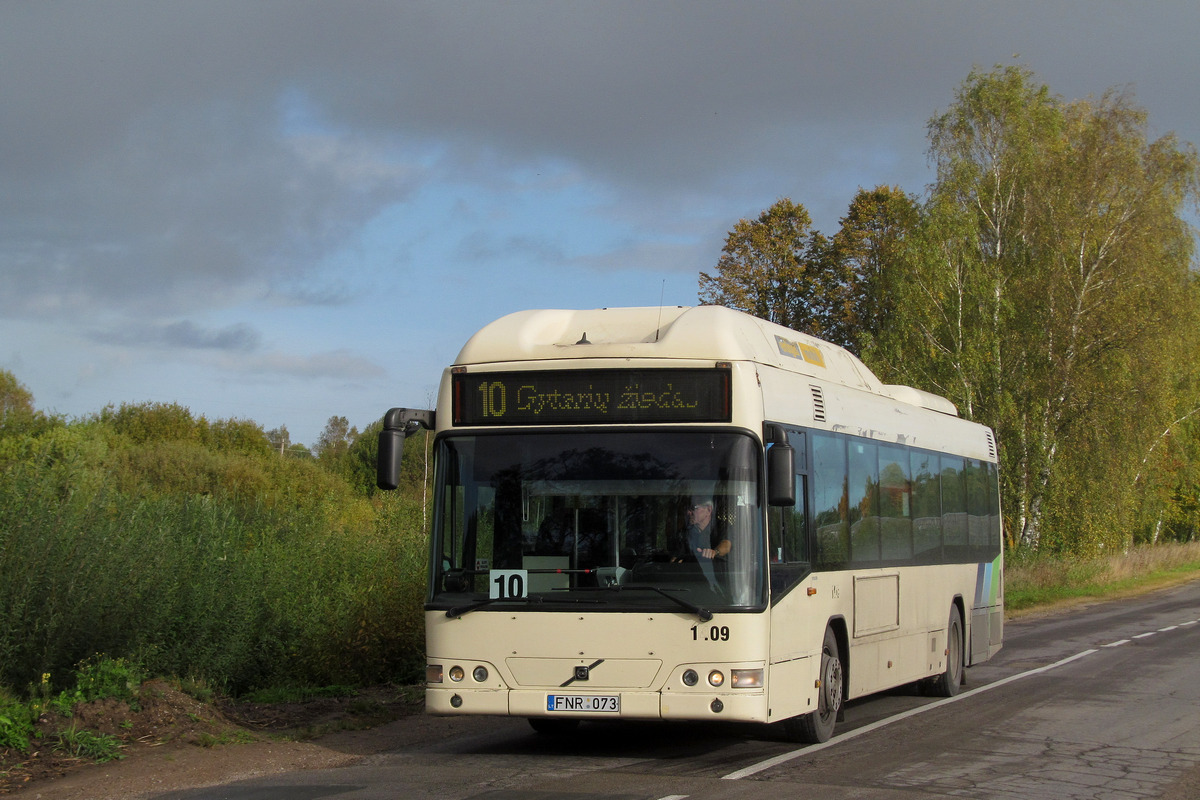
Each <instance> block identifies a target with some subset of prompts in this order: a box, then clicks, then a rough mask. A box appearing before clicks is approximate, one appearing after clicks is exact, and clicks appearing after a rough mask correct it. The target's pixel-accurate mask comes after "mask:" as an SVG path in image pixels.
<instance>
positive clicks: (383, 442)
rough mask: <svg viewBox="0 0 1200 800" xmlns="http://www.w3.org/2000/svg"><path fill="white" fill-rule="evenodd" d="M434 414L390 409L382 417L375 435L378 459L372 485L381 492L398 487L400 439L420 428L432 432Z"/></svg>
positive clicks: (416, 410)
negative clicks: (377, 438) (377, 443)
mask: <svg viewBox="0 0 1200 800" xmlns="http://www.w3.org/2000/svg"><path fill="white" fill-rule="evenodd" d="M433 426H434V412H433V411H425V410H418V409H413V408H392V409H389V410H388V412H387V413H386V414H384V415H383V430H381V431H379V456H378V459H377V460H376V464H375V484H376V485H377V486H378V487H379V488H380V489H384V490H389V491H390V490H392V489H395V488H396V487H398V486H399V485H400V459H401V458H402V457H403V456H404V438H405V437H406V436H412V435H413V434H414V433H416V432H417V431H418V430H420V429H421V428H425V429H427V430H433Z"/></svg>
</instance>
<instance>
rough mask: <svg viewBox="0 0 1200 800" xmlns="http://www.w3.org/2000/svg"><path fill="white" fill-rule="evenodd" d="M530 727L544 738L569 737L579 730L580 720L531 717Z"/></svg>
mask: <svg viewBox="0 0 1200 800" xmlns="http://www.w3.org/2000/svg"><path fill="white" fill-rule="evenodd" d="M529 726H530V727H531V728H533V729H534V730H535V731H537V732H538V733H540V734H542V735H543V736H569V735H570V734H572V733H574V732H575V731H576V730H577V729H578V728H579V720H577V719H549V718H547V717H530V718H529Z"/></svg>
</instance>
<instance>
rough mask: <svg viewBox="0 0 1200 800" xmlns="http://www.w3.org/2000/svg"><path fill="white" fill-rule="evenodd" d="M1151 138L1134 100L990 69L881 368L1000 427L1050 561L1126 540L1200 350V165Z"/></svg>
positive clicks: (939, 132) (947, 137)
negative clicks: (1050, 528)
mask: <svg viewBox="0 0 1200 800" xmlns="http://www.w3.org/2000/svg"><path fill="white" fill-rule="evenodd" d="M1145 122H1146V117H1145V113H1144V112H1143V111H1141V110H1140V109H1138V108H1136V107H1134V106H1133V104H1132V103H1131V101H1130V98H1129V97H1128V95H1126V94H1123V93H1116V92H1109V93H1107V94H1105V95H1104V96H1103V97H1102V98H1100V99H1099V100H1085V101H1076V102H1074V103H1066V102H1064V101H1062V100H1060V99H1058V98H1056V97H1053V96H1051V94H1050V92H1049V90H1048V89H1047V88H1046V87H1045V86H1044V85H1039V84H1038V83H1037V82H1036V80H1035V79H1034V76H1033V75H1032V73H1031V72H1029V71H1028V70H1026V69H1023V68H1018V67H1008V68H996V69H995V70H993V71H991V72H989V73H981V72H978V71H975V72H972V73H971V75H970V76H969V77H968V79H967V81H966V82H965V83H964V84H963V85H962V87H960V89H959V91H958V92H957V93H956V102H955V104H954V105H953V106H952V107H951V109H950V110H949V111H948V112H946V113H945V114H943V115H941V116H938V117H935V118H934V119H933V121H931V123H930V127H929V130H930V141H931V149H930V152H931V156H932V158H933V160H934V162H935V163H936V164H937V170H938V180H937V183H936V184H935V186H934V187H933V189H932V191H931V194H930V198H929V200H928V202H927V204H926V206H925V208H924V213H923V219H922V224H921V230H920V232H919V234H918V235H917V236H915V237H913V246H912V247H911V248H909V250H908V258H907V260H906V267H905V269H906V276H905V279H904V280H903V281H902V282H901V283H902V284H903V285H902V288H901V290H900V291H901V296H900V297H899V298H898V302H897V310H898V319H897V324H896V325H894V326H891V327H890V328H889V329H888V332H887V333H886V334H885V336H884V337H883V338H884V339H885V340H886V341H883V342H882V343H881V346H880V347H879V348H877V349H876V350H875V351H874V352H873V353H872V357H871V358H870V359H869V362H868V363H872V362H874V363H873V366H878V367H879V369H881V370H883V371H887V370H888V369H891V371H892V372H893V373H898V374H893V375H889V376H888V377H890V378H899V379H901V380H908V382H915V383H917V385H923V384H924V385H929V386H932V387H933V388H934V389H935V391H940V392H941V393H943V394H946V395H947V396H949V397H950V399H952V400H953V401H955V402H956V403H957V404H958V405H959V407H960V409H964V411H965V413H966V415H967V416H968V417H971V418H975V419H980V420H982V421H984V422H987V423H989V424H991V425H992V426H993V427H995V428H996V429H997V432H998V434H999V438H1000V442H1001V448H1002V449H1001V453H1002V460H1003V467H1004V470H1003V474H1004V476H1005V501H1006V506H1007V508H1008V515H1009V517H1010V519H1011V520H1012V523H1013V525H1014V527H1015V534H1016V538H1017V539H1018V540H1019V542H1020V543H1021V544H1022V545H1024V546H1027V547H1030V548H1037V547H1039V545H1040V544H1041V542H1042V536H1043V533H1044V530H1045V527H1046V523H1047V521H1048V520H1050V521H1053V522H1054V523H1055V525H1054V528H1055V531H1056V533H1055V546H1056V547H1061V548H1063V549H1074V550H1080V549H1087V548H1091V549H1095V548H1096V547H1099V546H1103V545H1104V544H1105V541H1106V540H1107V542H1108V543H1111V544H1120V543H1121V542H1120V541H1119V539H1118V540H1117V541H1114V534H1113V531H1114V530H1117V529H1119V528H1120V527H1121V526H1120V525H1119V524H1114V522H1124V523H1131V522H1132V518H1131V510H1132V509H1134V508H1135V507H1136V506H1137V500H1136V497H1135V492H1134V491H1132V486H1133V477H1134V475H1135V473H1136V461H1137V459H1140V458H1141V456H1140V455H1138V454H1140V453H1143V452H1144V451H1145V449H1146V447H1147V446H1148V445H1149V443H1150V441H1151V440H1152V438H1153V436H1156V435H1158V434H1157V431H1161V430H1162V427H1163V425H1164V424H1165V422H1167V421H1169V420H1170V419H1172V418H1173V417H1172V416H1171V415H1172V414H1173V413H1175V411H1176V410H1177V406H1178V400H1179V398H1178V397H1177V396H1176V393H1175V387H1177V386H1179V385H1181V371H1186V370H1187V369H1189V367H1188V366H1187V365H1186V364H1185V359H1183V358H1182V357H1181V354H1183V353H1185V352H1188V351H1189V350H1190V349H1194V347H1195V345H1196V341H1195V340H1196V325H1195V324H1194V321H1191V320H1192V318H1193V314H1194V309H1195V299H1194V296H1193V293H1192V292H1191V289H1190V277H1189V267H1190V264H1191V258H1192V248H1193V242H1192V239H1191V236H1190V234H1189V232H1188V229H1187V226H1186V225H1185V224H1184V222H1183V221H1182V219H1181V218H1180V209H1181V207H1182V205H1183V203H1184V202H1185V201H1187V200H1188V199H1194V198H1195V195H1196V191H1195V189H1196V181H1197V162H1196V155H1195V152H1194V150H1193V149H1191V148H1190V147H1181V146H1179V144H1178V143H1177V142H1176V141H1175V140H1174V139H1173V138H1172V137H1164V138H1162V139H1159V140H1156V141H1149V140H1148V138H1147V135H1146V129H1145V127H1146V126H1145ZM914 356H916V357H914ZM1131 408H1137V409H1138V414H1136V415H1130V414H1129V413H1128V412H1129V409H1131ZM1097 454H1102V456H1103V457H1098V456H1097ZM1135 456H1136V458H1135Z"/></svg>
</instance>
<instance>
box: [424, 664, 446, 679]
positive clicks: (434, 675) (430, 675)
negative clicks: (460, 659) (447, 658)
mask: <svg viewBox="0 0 1200 800" xmlns="http://www.w3.org/2000/svg"><path fill="white" fill-rule="evenodd" d="M425 682H426V683H441V682H442V665H441V664H426V665H425Z"/></svg>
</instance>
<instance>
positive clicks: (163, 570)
mask: <svg viewBox="0 0 1200 800" xmlns="http://www.w3.org/2000/svg"><path fill="white" fill-rule="evenodd" d="M184 412H186V409H179V408H177V407H173V406H168V407H152V408H146V407H137V408H129V407H124V406H123V407H122V408H121V409H120V410H117V411H114V410H112V409H109V410H107V411H106V412H105V414H102V415H100V416H99V417H97V418H93V419H90V420H87V421H84V422H78V423H71V424H60V425H56V426H49V427H47V428H43V429H39V430H38V431H37V432H35V433H27V432H19V433H13V434H11V435H7V434H5V432H2V431H0V685H8V686H25V685H29V684H31V683H34V684H36V683H37V681H38V679H39V678H40V677H41V676H42V675H43V674H45V673H50V674H52V675H54V676H55V677H58V676H65V675H68V674H70V672H71V670H72V669H73V668H75V666H76V665H78V664H80V663H81V662H84V660H85V659H89V658H90V657H92V656H93V655H94V654H96V653H106V654H108V656H109V658H108V660H107V661H101V662H96V663H92V666H91V668H90V669H91V671H90V672H89V671H87V670H86V669H85V672H84V673H83V674H84V675H85V676H87V675H91V676H92V678H94V679H95V680H96V681H102V680H107V679H108V678H112V677H120V676H112V675H108V674H106V673H104V670H107V669H110V668H113V665H114V664H115V665H120V664H124V665H125V666H126V667H128V665H132V664H137V665H139V667H140V668H144V669H145V670H146V671H148V672H149V673H151V674H161V675H168V676H170V675H174V676H183V675H186V676H189V680H193V681H196V682H201V683H204V684H206V685H208V686H212V687H217V688H220V689H224V690H226V691H233V692H241V691H245V690H248V689H252V688H257V687H267V686H272V685H328V684H337V683H346V684H358V683H364V682H374V681H381V680H402V679H405V678H408V677H416V676H419V675H420V672H421V666H422V664H423V612H422V603H423V598H424V589H425V566H424V563H425V547H426V545H425V541H426V539H425V536H424V534H423V532H422V531H421V527H422V525H423V514H422V508H421V500H420V499H419V494H414V493H409V494H400V493H390V494H379V495H376V496H374V497H370V498H368V497H366V496H364V495H363V494H362V493H361V492H360V491H356V490H355V488H353V487H352V486H350V485H349V484H348V483H347V482H346V480H344V479H343V478H342V477H340V476H338V475H336V474H332V473H331V472H330V471H329V470H327V469H326V468H324V467H323V466H321V465H320V464H319V463H317V462H314V461H311V460H298V459H290V458H281V457H279V455H278V453H276V452H274V451H272V450H271V449H270V448H269V447H268V448H264V449H261V451H260V450H258V449H256V447H255V446H252V445H248V444H245V443H244V442H242V443H239V442H241V441H242V440H243V439H248V438H253V436H252V430H251V428H248V427H247V426H246V425H245V424H242V423H236V424H234V423H230V424H217V423H214V424H209V423H207V422H203V420H200V421H197V420H194V419H191V417H190V415H189V414H186V413H184ZM251 427H252V428H254V429H255V430H256V429H257V428H256V427H254V426H251ZM218 434H219V435H218ZM263 441H264V442H265V437H264V438H263ZM125 678H129V676H128V675H126V676H125ZM60 688H61V687H60Z"/></svg>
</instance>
